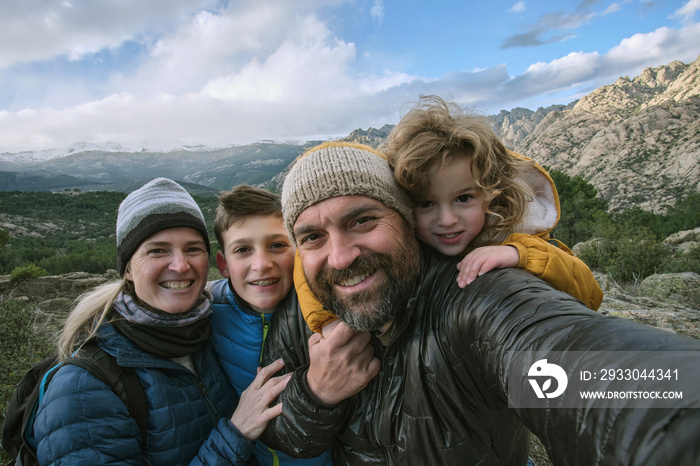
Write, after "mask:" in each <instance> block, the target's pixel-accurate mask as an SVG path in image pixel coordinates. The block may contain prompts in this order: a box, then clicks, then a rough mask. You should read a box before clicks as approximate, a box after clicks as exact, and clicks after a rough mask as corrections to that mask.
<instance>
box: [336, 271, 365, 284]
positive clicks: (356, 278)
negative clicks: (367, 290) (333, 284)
mask: <svg viewBox="0 0 700 466" xmlns="http://www.w3.org/2000/svg"><path fill="white" fill-rule="evenodd" d="M370 275H371V274H370V273H368V274H365V275H355V276H354V277H352V278H348V279H347V280H345V281H342V282H338V285H340V286H354V285H357V284H358V283H360V282H361V281H362V280H364V279H365V278H367V277H369V276H370Z"/></svg>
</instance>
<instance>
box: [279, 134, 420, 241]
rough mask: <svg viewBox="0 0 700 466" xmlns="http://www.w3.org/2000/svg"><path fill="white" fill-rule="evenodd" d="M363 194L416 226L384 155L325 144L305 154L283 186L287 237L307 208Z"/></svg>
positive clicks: (361, 147) (350, 145) (347, 145)
mask: <svg viewBox="0 0 700 466" xmlns="http://www.w3.org/2000/svg"><path fill="white" fill-rule="evenodd" d="M350 195H362V196H367V197H371V198H373V199H376V200H378V201H381V202H383V203H384V204H385V205H386V206H387V207H390V208H392V209H394V210H395V211H397V212H398V213H399V215H401V216H402V217H403V218H404V219H405V220H406V221H407V222H408V224H409V225H410V226H411V228H413V227H414V225H415V220H414V217H413V209H412V206H411V201H410V199H409V198H408V195H407V194H406V192H405V191H404V190H403V189H401V187H400V186H399V185H398V183H397V182H396V180H395V179H394V173H393V172H392V170H391V167H389V162H387V160H386V158H385V157H384V155H382V154H381V153H380V152H378V151H376V150H375V149H373V148H371V147H369V146H365V145H362V144H356V143H343V142H326V143H323V144H321V145H320V146H316V147H313V148H311V149H309V150H308V151H306V152H305V153H304V154H303V155H302V156H301V157H300V158H299V159H298V160H297V162H296V163H295V164H294V166H293V167H292V169H291V170H290V171H289V174H288V175H287V177H286V178H285V180H284V185H283V187H282V212H283V213H284V221H285V224H286V226H287V230H288V231H289V234H290V235H291V236H292V238H293V239H294V241H295V242H296V238H294V223H295V222H296V220H297V217H299V214H301V212H303V211H304V210H305V209H307V208H308V207H310V206H312V205H314V204H316V203H318V202H321V201H323V200H326V199H330V198H333V197H339V196H350Z"/></svg>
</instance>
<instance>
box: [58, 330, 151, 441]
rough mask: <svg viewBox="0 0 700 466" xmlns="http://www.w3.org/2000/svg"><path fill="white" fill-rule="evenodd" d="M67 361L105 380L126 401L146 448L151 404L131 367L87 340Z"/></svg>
mask: <svg viewBox="0 0 700 466" xmlns="http://www.w3.org/2000/svg"><path fill="white" fill-rule="evenodd" d="M66 364H74V365H76V366H79V367H82V368H83V369H85V370H87V371H88V372H90V373H92V374H93V375H94V376H95V377H97V378H98V379H100V380H101V381H102V382H104V383H105V384H106V385H107V386H108V387H109V388H111V389H112V391H113V392H114V393H115V394H116V395H117V396H118V397H119V398H120V399H121V400H122V401H123V402H124V404H125V405H126V408H127V410H128V411H129V414H130V415H131V417H133V418H134V419H135V420H136V424H137V425H138V426H139V430H140V431H141V446H142V448H145V447H146V435H147V432H148V404H147V402H146V392H145V391H144V389H143V385H142V384H141V379H139V376H138V375H137V374H136V371H134V369H133V368H131V367H123V366H120V365H119V364H117V359H116V358H115V357H114V356H112V355H111V354H109V353H107V352H106V351H105V350H103V349H102V348H100V347H99V346H97V344H96V343H95V342H93V341H90V342H87V343H86V344H85V345H83V347H82V348H80V350H79V351H78V353H76V354H75V355H74V356H73V357H72V358H71V359H69V360H68V361H66Z"/></svg>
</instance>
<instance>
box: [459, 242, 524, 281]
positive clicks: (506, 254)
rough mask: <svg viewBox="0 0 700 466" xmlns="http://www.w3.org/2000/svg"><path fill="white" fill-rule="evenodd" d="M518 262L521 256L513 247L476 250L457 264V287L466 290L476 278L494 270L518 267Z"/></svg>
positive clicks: (484, 247)
mask: <svg viewBox="0 0 700 466" xmlns="http://www.w3.org/2000/svg"><path fill="white" fill-rule="evenodd" d="M518 262H520V254H518V250H517V249H516V248H515V247H513V246H483V247H480V248H476V249H474V250H473V251H472V252H470V253H469V254H467V256H466V257H465V258H464V259H462V261H461V262H460V263H459V264H457V268H458V269H459V275H457V285H459V287H460V288H464V287H465V286H467V285H469V284H470V283H471V282H473V281H474V280H476V277H478V276H481V275H482V274H485V273H486V272H489V271H491V270H493V269H504V268H507V267H517V266H518Z"/></svg>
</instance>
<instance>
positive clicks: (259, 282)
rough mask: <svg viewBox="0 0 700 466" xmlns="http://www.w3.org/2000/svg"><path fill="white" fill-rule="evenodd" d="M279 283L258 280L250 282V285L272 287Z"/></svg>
mask: <svg viewBox="0 0 700 466" xmlns="http://www.w3.org/2000/svg"><path fill="white" fill-rule="evenodd" d="M277 281H278V280H258V281H255V282H250V283H251V285H255V286H270V285H272V284H273V283H277Z"/></svg>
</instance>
